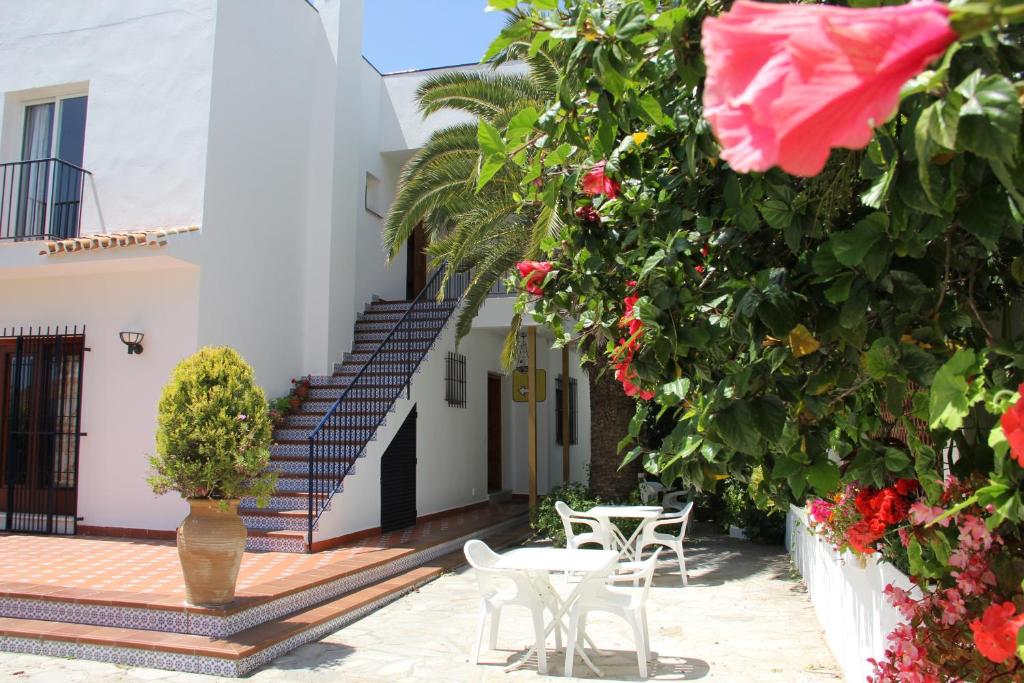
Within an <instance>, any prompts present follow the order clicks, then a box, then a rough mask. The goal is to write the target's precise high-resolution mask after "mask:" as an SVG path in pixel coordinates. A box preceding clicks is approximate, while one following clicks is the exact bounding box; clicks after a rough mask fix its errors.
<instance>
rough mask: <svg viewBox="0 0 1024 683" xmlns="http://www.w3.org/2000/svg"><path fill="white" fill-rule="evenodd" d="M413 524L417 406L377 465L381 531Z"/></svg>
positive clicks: (414, 515)
mask: <svg viewBox="0 0 1024 683" xmlns="http://www.w3.org/2000/svg"><path fill="white" fill-rule="evenodd" d="M415 523H416V406H413V408H412V410H411V411H409V416H408V417H407V418H405V422H403V423H402V426H401V427H400V428H399V430H398V433H397V434H395V438H394V439H393V440H392V441H391V445H390V446H388V448H387V450H386V451H384V457H383V458H382V459H381V461H380V530H381V532H387V531H394V530H395V529H404V528H406V527H409V526H412V525H414V524H415Z"/></svg>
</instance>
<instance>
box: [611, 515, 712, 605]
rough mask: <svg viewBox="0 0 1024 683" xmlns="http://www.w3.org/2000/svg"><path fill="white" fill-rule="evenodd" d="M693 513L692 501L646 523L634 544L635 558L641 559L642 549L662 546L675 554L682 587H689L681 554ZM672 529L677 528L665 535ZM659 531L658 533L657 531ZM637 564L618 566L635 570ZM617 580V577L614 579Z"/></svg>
mask: <svg viewBox="0 0 1024 683" xmlns="http://www.w3.org/2000/svg"><path fill="white" fill-rule="evenodd" d="M692 512H693V501H690V502H688V503H686V505H684V506H683V509H682V510H680V511H679V512H670V513H668V514H664V515H661V516H660V517H658V518H657V519H654V520H651V521H650V522H648V523H647V524H646V525H645V526H644V528H643V530H642V531H641V532H640V538H639V539H638V540H637V544H636V557H637V558H641V557H643V552H644V549H645V548H647V547H648V546H652V545H653V546H663V547H665V548H668V549H669V550H671V551H672V552H674V553H675V554H676V559H677V561H678V562H679V573H680V575H682V577H683V585H684V586H687V585H689V580H688V579H687V578H686V555H684V554H683V541H684V540H685V539H686V527H687V525H688V524H689V523H690V513H692ZM672 527H678V528H677V529H676V530H675V533H665V531H666V530H671V529H672ZM659 529H660V531H659ZM636 564H638V563H629V562H624V563H621V564H620V565H619V567H620V569H627V570H630V569H635V567H634V565H636ZM616 580H618V577H616Z"/></svg>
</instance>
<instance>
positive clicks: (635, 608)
mask: <svg viewBox="0 0 1024 683" xmlns="http://www.w3.org/2000/svg"><path fill="white" fill-rule="evenodd" d="M660 552H661V549H660V548H659V549H658V550H656V551H654V554H653V555H651V556H650V557H649V558H647V559H646V560H644V561H643V562H638V563H637V565H638V567H637V570H636V571H635V572H633V573H630V574H622V575H619V576H617V577H615V578H616V579H617V580H629V581H642V582H643V585H642V586H641V587H640V588H613V587H609V586H608V584H607V583H606V578H607V577H604V576H597V577H591V578H587V579H584V581H583V583H582V584H581V585H580V588H579V597H578V598H577V599H576V602H574V603H573V606H572V608H570V610H569V634H568V637H567V642H566V647H565V676H566V678H571V677H572V665H573V659H574V657H575V654H576V647H577V645H578V646H579V648H580V649H581V650H582V649H583V639H584V638H585V637H586V628H587V614H589V613H590V612H608V613H611V614H615V615H618V616H619V617H621V618H622V619H624V620H625V621H626V622H627V623H628V624H629V625H630V627H631V628H632V629H633V642H634V643H635V646H636V661H637V664H638V666H639V667H640V677H641V678H647V662H648V661H649V660H650V659H651V639H650V633H649V629H648V628H647V594H648V592H649V591H650V589H651V580H652V578H653V577H654V567H655V565H657V563H658V554H659V553H660Z"/></svg>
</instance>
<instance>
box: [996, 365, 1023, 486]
mask: <svg viewBox="0 0 1024 683" xmlns="http://www.w3.org/2000/svg"><path fill="white" fill-rule="evenodd" d="M1017 391H1019V392H1021V394H1024V384H1021V385H1020V387H1018V389H1017ZM1000 423H1001V424H1002V426H1003V434H1004V435H1005V436H1006V440H1007V441H1008V442H1009V443H1010V455H1011V456H1013V458H1014V459H1015V460H1016V461H1017V464H1018V465H1020V466H1021V467H1024V401H1021V400H1018V401H1017V402H1016V403H1014V404H1013V405H1012V406H1010V409H1009V410H1007V411H1006V412H1005V413H1003V417H1002V418H1001V420H1000Z"/></svg>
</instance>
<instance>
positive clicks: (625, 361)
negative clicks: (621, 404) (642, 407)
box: [615, 339, 654, 401]
mask: <svg viewBox="0 0 1024 683" xmlns="http://www.w3.org/2000/svg"><path fill="white" fill-rule="evenodd" d="M619 343H620V344H622V345H623V347H624V349H623V351H624V352H623V357H622V359H621V360H619V362H617V363H616V364H615V379H616V381H618V382H622V389H623V391H625V392H626V396H639V397H640V398H642V399H643V400H645V401H650V400H651V399H652V398H654V392H653V391H645V390H644V389H641V388H640V387H638V386H637V385H636V379H637V374H636V370H634V369H633V352H634V350H635V346H632V345H631V346H626V345H625V344H626V340H625V339H620V340H619Z"/></svg>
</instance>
